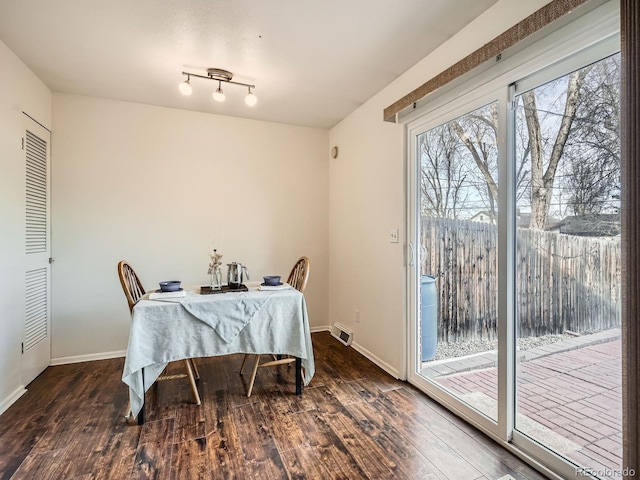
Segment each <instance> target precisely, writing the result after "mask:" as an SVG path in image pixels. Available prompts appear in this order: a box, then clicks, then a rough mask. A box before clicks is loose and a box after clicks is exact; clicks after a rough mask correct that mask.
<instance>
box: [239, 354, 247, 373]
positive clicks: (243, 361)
mask: <svg viewBox="0 0 640 480" xmlns="http://www.w3.org/2000/svg"><path fill="white" fill-rule="evenodd" d="M248 359H249V354H248V353H245V354H244V358H243V359H242V365H241V366H240V375H242V372H243V371H244V365H245V364H246V363H247V360H248Z"/></svg>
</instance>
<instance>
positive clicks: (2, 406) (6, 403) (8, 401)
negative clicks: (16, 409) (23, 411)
mask: <svg viewBox="0 0 640 480" xmlns="http://www.w3.org/2000/svg"><path fill="white" fill-rule="evenodd" d="M25 393H27V389H26V388H24V385H20V386H19V387H18V388H16V390H15V391H14V392H13V393H12V394H11V395H9V396H8V397H7V398H5V399H4V400H2V401H1V402H0V415H2V414H3V413H4V412H5V411H6V410H7V408H9V407H10V406H11V405H13V404H14V402H15V401H16V400H18V399H19V398H20V397H21V396H22V395H24V394H25Z"/></svg>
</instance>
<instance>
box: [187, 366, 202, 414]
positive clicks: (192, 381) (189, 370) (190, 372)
mask: <svg viewBox="0 0 640 480" xmlns="http://www.w3.org/2000/svg"><path fill="white" fill-rule="evenodd" d="M184 364H185V366H186V367H187V377H189V383H190V384H191V390H192V391H193V399H194V400H195V401H196V405H200V394H199V393H198V387H197V385H196V379H195V378H194V377H193V369H192V368H191V362H190V361H189V360H185V361H184Z"/></svg>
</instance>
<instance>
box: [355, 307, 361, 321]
mask: <svg viewBox="0 0 640 480" xmlns="http://www.w3.org/2000/svg"><path fill="white" fill-rule="evenodd" d="M356 323H360V310H358V309H356Z"/></svg>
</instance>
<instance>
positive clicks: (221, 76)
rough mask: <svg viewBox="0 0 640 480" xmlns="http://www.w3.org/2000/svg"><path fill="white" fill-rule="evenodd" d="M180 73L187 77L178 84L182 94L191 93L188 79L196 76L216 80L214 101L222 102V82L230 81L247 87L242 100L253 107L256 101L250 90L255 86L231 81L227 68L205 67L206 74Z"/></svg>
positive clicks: (223, 98) (231, 75) (230, 74)
mask: <svg viewBox="0 0 640 480" xmlns="http://www.w3.org/2000/svg"><path fill="white" fill-rule="evenodd" d="M182 75H186V76H187V79H186V80H185V81H184V82H182V83H180V85H179V89H180V93H182V94H183V95H191V92H192V91H193V89H192V88H191V83H190V80H191V77H197V78H204V79H205V80H214V81H217V82H218V88H216V90H215V91H214V92H213V99H214V100H215V101H216V102H224V100H225V95H224V91H223V90H222V82H225V83H230V84H232V85H240V86H242V87H247V88H248V89H249V93H247V96H246V97H245V98H244V101H245V103H246V104H247V105H249V106H250V107H253V106H254V105H255V104H256V103H257V102H258V98H257V97H256V96H255V95H254V93H253V92H252V91H251V89H252V88H256V86H255V85H249V84H248V83H241V82H233V81H231V79H232V78H233V73H231V72H229V71H227V70H222V69H220V68H207V75H206V76H205V75H198V74H196V73H189V72H182Z"/></svg>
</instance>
